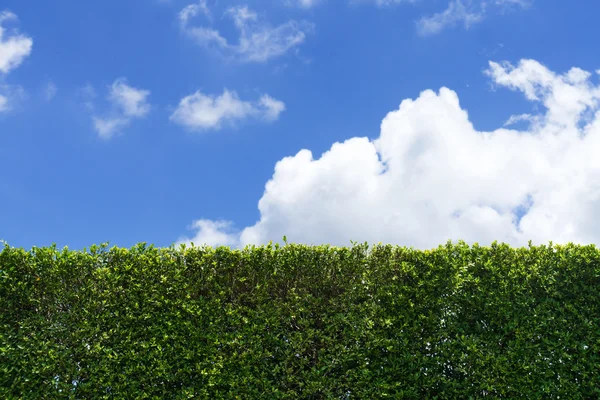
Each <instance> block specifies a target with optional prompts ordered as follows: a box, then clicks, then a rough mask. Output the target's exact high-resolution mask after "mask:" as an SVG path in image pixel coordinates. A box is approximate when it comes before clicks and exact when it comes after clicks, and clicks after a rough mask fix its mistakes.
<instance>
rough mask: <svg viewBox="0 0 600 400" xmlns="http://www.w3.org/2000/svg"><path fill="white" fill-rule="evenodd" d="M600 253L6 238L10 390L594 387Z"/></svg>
mask: <svg viewBox="0 0 600 400" xmlns="http://www.w3.org/2000/svg"><path fill="white" fill-rule="evenodd" d="M599 289H600V252H599V251H598V249H596V248H595V247H594V246H586V247H582V246H575V245H572V244H569V245H565V246H552V243H550V245H549V246H538V247H536V246H532V245H531V243H530V245H529V247H528V248H520V249H515V248H511V247H509V246H508V245H505V244H501V245H499V244H497V243H493V244H492V245H491V246H490V247H480V246H478V245H477V244H475V245H473V246H469V245H467V244H466V243H464V242H459V243H458V244H452V243H451V242H448V243H447V244H446V245H445V246H440V247H438V248H437V249H435V250H431V251H418V250H413V249H409V248H403V247H397V246H396V247H392V246H390V245H387V246H383V245H378V246H374V247H373V248H371V249H370V248H369V247H368V245H367V244H366V243H365V244H364V245H357V244H354V246H353V247H352V248H335V247H328V246H320V247H308V246H302V245H286V246H284V247H279V246H278V245H275V246H272V245H269V246H263V247H247V248H246V249H244V250H230V249H229V248H225V247H220V248H218V249H212V248H209V247H201V248H199V247H193V248H189V247H188V248H185V247H183V246H182V247H181V248H174V247H171V248H166V249H157V248H154V247H152V246H150V247H147V246H146V245H145V244H140V245H137V246H135V247H133V248H131V249H123V248H116V247H113V248H110V249H109V248H108V247H107V246H106V245H103V246H100V247H97V246H92V248H91V249H90V250H89V251H83V252H76V251H69V250H67V249H64V250H62V251H61V250H58V249H56V247H55V246H53V247H50V248H33V249H32V250H31V251H25V250H23V249H17V248H10V247H7V246H6V247H5V248H4V250H3V251H2V252H1V253H0V398H3V399H17V398H31V399H55V398H73V399H84V398H85V399H88V398H98V399H101V398H107V399H108V398H117V399H130V398H131V399H134V398H144V399H163V398H164V399H185V398H201V399H385V398H388V399H404V398H406V399H425V398H432V399H433V398H438V399H468V398H486V397H487V398H527V399H536V398H545V399H558V398H561V399H589V398H599V394H600V389H599V388H600V373H599V372H600V371H599V368H600V353H599V352H600V324H599V322H600V321H599V318H600V302H599V300H600V295H599Z"/></svg>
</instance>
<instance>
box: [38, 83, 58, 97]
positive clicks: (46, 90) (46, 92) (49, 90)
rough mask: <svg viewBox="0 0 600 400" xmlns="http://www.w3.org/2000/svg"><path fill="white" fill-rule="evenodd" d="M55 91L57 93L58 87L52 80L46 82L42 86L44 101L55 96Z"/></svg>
mask: <svg viewBox="0 0 600 400" xmlns="http://www.w3.org/2000/svg"><path fill="white" fill-rule="evenodd" d="M56 93H58V87H57V86H56V84H55V83H54V82H48V83H46V84H45V85H44V87H43V88H42V96H43V97H44V99H45V100H46V101H51V100H52V99H54V97H56Z"/></svg>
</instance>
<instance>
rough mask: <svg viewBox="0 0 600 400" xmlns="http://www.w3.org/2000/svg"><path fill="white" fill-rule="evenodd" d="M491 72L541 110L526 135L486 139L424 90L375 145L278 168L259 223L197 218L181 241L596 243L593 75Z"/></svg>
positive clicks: (353, 144)
mask: <svg viewBox="0 0 600 400" xmlns="http://www.w3.org/2000/svg"><path fill="white" fill-rule="evenodd" d="M485 73H486V75H487V76H488V77H489V78H490V79H491V81H492V83H493V84H494V85H495V86H497V87H501V88H507V89H509V90H513V91H516V92H520V93H522V94H524V96H525V97H526V98H527V99H528V100H529V101H531V102H532V103H535V104H538V105H539V106H540V108H541V109H542V111H541V112H540V113H539V114H536V115H530V116H529V117H526V118H525V119H528V121H525V122H529V123H528V125H527V127H526V128H524V129H522V130H516V129H507V128H506V127H499V128H498V129H495V130H493V131H491V132H482V131H478V130H477V129H475V128H474V126H473V124H472V123H471V121H470V120H469V115H468V113H467V111H466V110H464V109H463V108H462V107H461V105H460V102H459V98H458V94H457V93H456V92H454V91H453V90H450V89H448V88H445V87H443V88H441V89H440V90H439V91H437V92H436V91H433V90H425V91H423V92H422V93H421V94H420V95H419V96H418V97H417V98H416V99H405V100H403V101H402V102H401V104H400V106H399V108H398V109H396V110H394V111H392V112H390V113H389V114H387V116H385V118H384V119H383V121H382V123H381V131H380V135H379V137H377V138H376V139H374V140H370V139H368V138H366V137H354V138H349V139H348V140H346V141H344V142H342V143H334V144H333V145H332V146H331V148H330V149H329V150H328V151H327V152H325V153H324V154H322V155H321V156H320V157H318V158H315V157H314V156H313V153H312V152H311V151H310V150H308V149H303V150H300V151H299V152H298V153H297V154H295V155H291V156H288V157H284V158H283V159H281V160H280V161H278V162H277V163H276V164H275V170H274V173H273V176H272V178H271V179H270V180H269V181H268V182H267V183H266V185H265V191H264V193H263V195H262V198H261V199H260V200H259V201H258V210H259V218H258V221H257V222H256V223H255V224H254V225H251V226H247V227H245V228H242V229H239V228H236V227H235V225H234V224H233V222H231V221H223V220H217V221H214V220H211V219H209V218H200V219H198V220H196V221H195V222H194V223H193V229H194V230H195V234H193V235H192V236H191V237H190V236H182V237H180V238H179V240H178V243H189V242H194V243H195V244H197V245H201V244H203V243H209V244H211V245H219V244H223V245H227V246H230V247H236V246H237V247H243V246H245V245H248V244H255V245H261V244H266V243H268V242H269V241H271V240H272V241H275V242H278V241H281V238H282V237H283V236H284V235H286V236H287V238H288V239H289V241H291V242H297V243H305V244H325V243H329V244H332V245H337V246H347V245H349V244H350V240H356V241H359V242H363V241H368V242H370V243H377V242H383V243H391V244H398V245H401V246H414V247H416V248H432V247H437V246H438V245H440V244H443V243H445V242H446V241H447V240H448V239H451V240H459V239H462V240H465V241H466V242H468V243H474V242H478V243H480V244H481V245H489V244H490V243H491V242H492V241H494V240H498V241H499V242H505V243H509V244H511V245H514V246H523V245H527V243H528V241H529V240H532V241H533V242H534V243H537V244H542V243H547V242H548V241H549V240H552V241H553V242H555V243H566V242H569V241H572V242H575V243H581V244H589V243H599V242H600V226H599V225H598V224H597V223H595V221H596V218H594V216H596V215H598V214H600V157H598V154H597V153H598V149H599V148H600V107H599V101H600V86H599V85H598V83H596V81H597V77H596V76H594V75H592V74H591V73H589V72H587V71H584V70H582V69H579V68H572V69H570V70H569V71H567V72H564V73H556V72H553V71H551V70H550V69H549V68H547V67H546V66H544V65H543V64H541V63H539V62H537V61H535V60H521V61H520V62H519V63H518V65H516V66H514V65H512V64H510V63H506V62H505V63H497V62H490V63H489V66H488V68H487V69H486V71H485ZM515 118H516V119H518V117H515ZM507 119H509V120H510V116H507Z"/></svg>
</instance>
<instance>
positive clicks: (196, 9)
mask: <svg viewBox="0 0 600 400" xmlns="http://www.w3.org/2000/svg"><path fill="white" fill-rule="evenodd" d="M198 14H203V15H204V16H205V17H207V18H208V19H212V15H211V13H210V9H209V8H208V6H207V5H206V0H200V2H198V4H190V5H188V6H186V7H184V8H183V10H181V11H180V12H179V22H180V23H181V25H182V26H184V27H185V26H187V23H188V22H189V20H190V19H192V18H194V17H196V16H197V15H198Z"/></svg>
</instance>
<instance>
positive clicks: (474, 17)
mask: <svg viewBox="0 0 600 400" xmlns="http://www.w3.org/2000/svg"><path fill="white" fill-rule="evenodd" d="M532 3H533V0H483V1H481V0H451V1H450V2H449V3H448V6H447V7H446V9H445V10H444V11H440V12H438V13H435V14H433V15H430V16H427V17H422V18H421V19H419V20H418V21H417V31H418V33H419V34H421V35H424V36H427V35H433V34H436V33H440V32H441V31H443V30H444V29H446V28H449V27H453V26H455V25H457V24H462V25H464V27H465V29H468V28H469V27H471V26H472V25H474V24H476V23H478V22H481V21H483V19H484V18H485V16H486V15H487V14H488V13H489V12H492V11H494V10H497V11H500V12H502V11H505V10H508V9H510V8H511V7H514V6H518V7H521V8H525V7H528V6H530V5H531V4H532Z"/></svg>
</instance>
